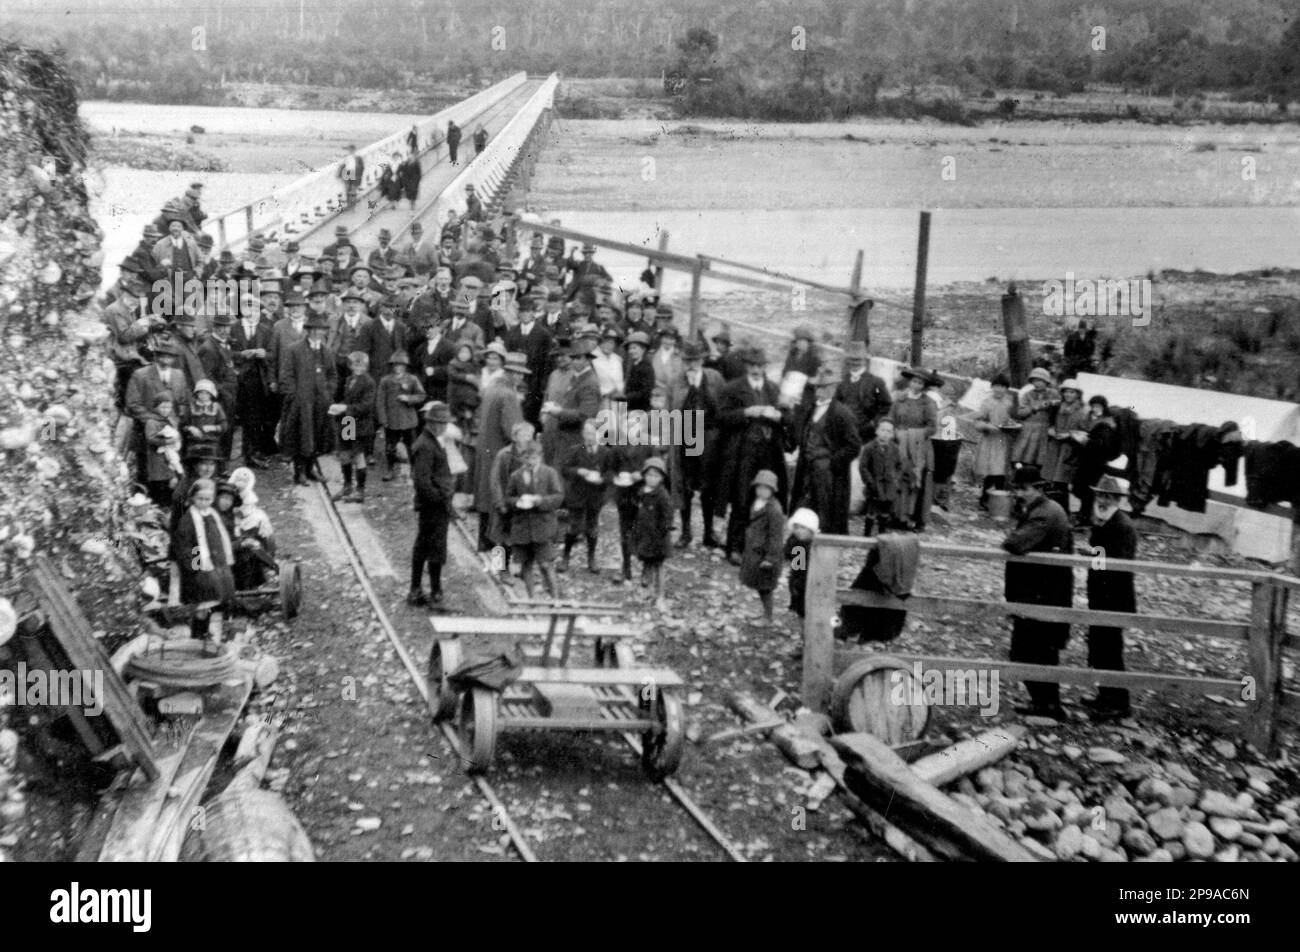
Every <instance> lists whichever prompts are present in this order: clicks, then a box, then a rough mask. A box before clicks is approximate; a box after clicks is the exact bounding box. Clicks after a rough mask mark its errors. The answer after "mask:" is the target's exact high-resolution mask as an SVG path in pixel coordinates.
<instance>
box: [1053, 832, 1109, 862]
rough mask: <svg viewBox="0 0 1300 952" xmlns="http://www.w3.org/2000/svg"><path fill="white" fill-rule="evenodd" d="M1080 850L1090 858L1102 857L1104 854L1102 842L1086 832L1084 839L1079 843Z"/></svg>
mask: <svg viewBox="0 0 1300 952" xmlns="http://www.w3.org/2000/svg"><path fill="white" fill-rule="evenodd" d="M1062 832H1064V831H1062ZM1079 852H1080V853H1082V854H1083V855H1084V856H1086V857H1088V859H1092V860H1096V859H1100V858H1101V854H1102V848H1101V844H1100V843H1098V842H1097V841H1096V840H1095V839H1093V838H1092V837H1091V836H1089V835H1088V834H1087V833H1085V834H1083V839H1082V841H1081V842H1080V844H1079Z"/></svg>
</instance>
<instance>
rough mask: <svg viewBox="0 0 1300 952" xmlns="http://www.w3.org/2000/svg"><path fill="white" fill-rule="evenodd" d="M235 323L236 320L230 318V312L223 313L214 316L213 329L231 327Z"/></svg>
mask: <svg viewBox="0 0 1300 952" xmlns="http://www.w3.org/2000/svg"><path fill="white" fill-rule="evenodd" d="M234 323H235V319H234V318H233V317H231V316H230V313H229V312H228V311H221V312H219V313H217V314H214V315H213V316H212V326H213V327H230V326H231V325H232V324H234Z"/></svg>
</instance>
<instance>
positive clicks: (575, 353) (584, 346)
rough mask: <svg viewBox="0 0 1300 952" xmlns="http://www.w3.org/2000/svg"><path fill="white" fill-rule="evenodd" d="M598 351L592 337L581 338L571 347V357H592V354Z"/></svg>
mask: <svg viewBox="0 0 1300 952" xmlns="http://www.w3.org/2000/svg"><path fill="white" fill-rule="evenodd" d="M595 349H596V342H595V341H594V340H592V339H591V338H590V337H579V338H578V339H577V340H575V341H574V342H573V343H572V344H571V345H569V356H570V357H590V356H591V352H592V351H593V350H595Z"/></svg>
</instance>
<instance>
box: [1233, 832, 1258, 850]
mask: <svg viewBox="0 0 1300 952" xmlns="http://www.w3.org/2000/svg"><path fill="white" fill-rule="evenodd" d="M1237 842H1238V843H1240V844H1241V847H1242V849H1248V850H1257V849H1259V848H1260V847H1261V846H1263V845H1264V841H1263V840H1262V839H1260V838H1259V837H1258V836H1256V835H1255V834H1254V833H1242V834H1241V835H1240V836H1238V837H1237Z"/></svg>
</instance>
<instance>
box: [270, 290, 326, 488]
mask: <svg viewBox="0 0 1300 952" xmlns="http://www.w3.org/2000/svg"><path fill="white" fill-rule="evenodd" d="M303 330H304V331H305V332H306V334H307V337H306V339H305V340H301V341H299V342H298V343H296V344H294V345H293V347H291V348H290V349H289V354H288V356H287V357H286V358H285V359H284V361H283V362H282V364H283V366H282V367H281V371H280V393H281V394H283V395H284V398H285V414H284V424H283V426H282V427H281V433H280V445H281V447H282V448H283V450H284V452H285V453H286V454H287V455H289V456H292V457H293V475H294V482H296V483H297V484H298V485H300V486H301V485H306V482H307V477H308V476H310V475H311V474H312V472H313V470H314V468H315V462H316V457H317V456H319V455H321V454H322V453H328V452H330V450H331V449H333V447H334V422H333V420H332V419H330V415H329V408H330V404H331V403H333V402H334V388H335V386H336V384H337V380H338V368H337V367H336V366H335V363H334V355H333V354H331V353H330V351H329V350H328V349H327V348H326V347H325V335H326V334H327V333H328V332H329V325H328V323H327V322H326V320H325V316H324V315H323V314H313V315H311V316H310V317H308V318H307V323H306V324H304V325H303Z"/></svg>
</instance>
